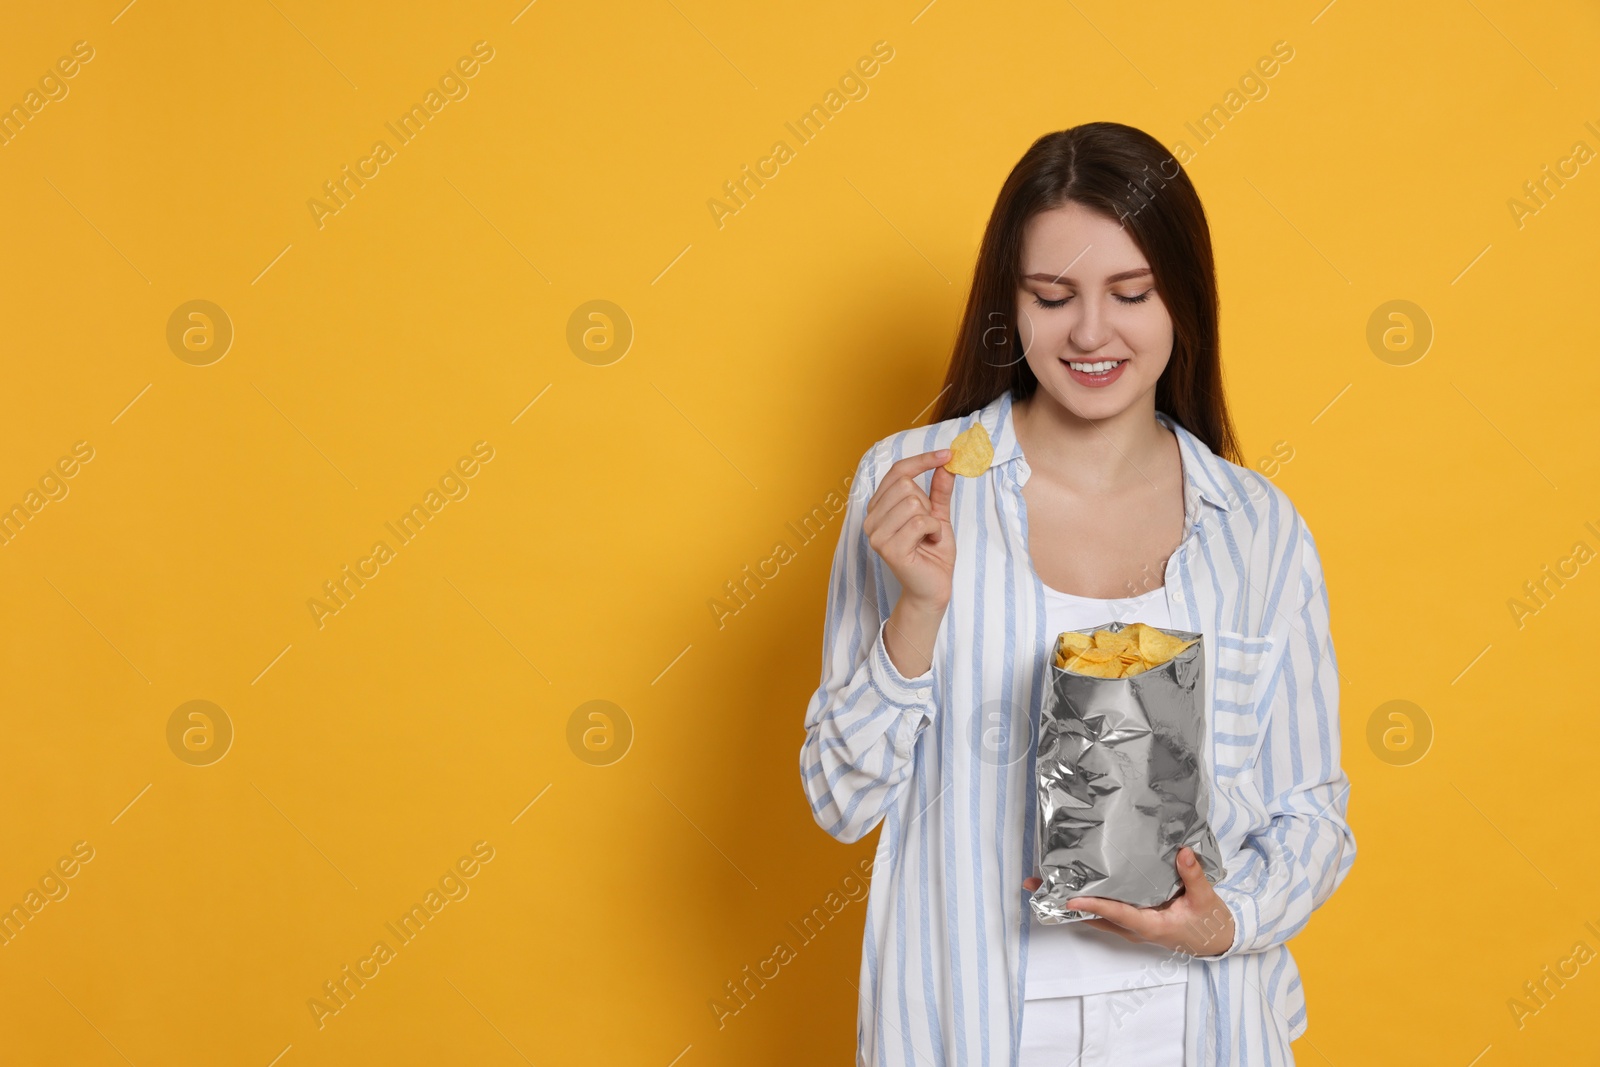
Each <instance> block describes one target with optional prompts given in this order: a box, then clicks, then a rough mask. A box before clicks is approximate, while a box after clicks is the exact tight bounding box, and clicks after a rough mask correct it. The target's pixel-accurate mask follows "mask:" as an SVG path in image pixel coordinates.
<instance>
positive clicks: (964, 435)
mask: <svg viewBox="0 0 1600 1067" xmlns="http://www.w3.org/2000/svg"><path fill="white" fill-rule="evenodd" d="M946 447H947V448H949V449H950V462H948V463H946V464H945V465H944V469H945V470H947V471H949V472H950V473H951V474H961V475H965V476H966V477H968V478H976V477H977V476H978V475H980V474H982V473H983V472H984V471H986V470H988V469H989V464H990V462H992V461H993V460H994V444H993V443H992V442H991V441H990V440H989V431H988V430H986V429H984V428H983V423H981V422H975V423H973V424H972V425H971V426H970V427H968V428H967V429H966V430H963V431H962V432H961V433H959V434H957V435H956V438H955V440H953V441H951V442H950V444H949V445H947V446H946Z"/></svg>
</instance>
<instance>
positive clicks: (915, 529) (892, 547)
mask: <svg viewBox="0 0 1600 1067" xmlns="http://www.w3.org/2000/svg"><path fill="white" fill-rule="evenodd" d="M940 529H941V527H940V526H939V520H938V519H936V518H934V517H933V516H932V515H913V516H911V517H910V518H909V519H907V520H906V522H905V525H904V526H902V527H900V529H898V530H896V531H895V532H894V533H893V534H892V535H890V537H889V540H888V541H887V542H886V543H885V544H884V546H883V551H882V552H881V553H879V555H881V556H883V558H884V559H909V558H911V555H912V553H914V552H915V551H916V550H917V545H919V544H921V543H922V539H923V538H925V537H937V536H938V535H939V532H940Z"/></svg>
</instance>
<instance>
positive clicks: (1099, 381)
mask: <svg viewBox="0 0 1600 1067" xmlns="http://www.w3.org/2000/svg"><path fill="white" fill-rule="evenodd" d="M1084 362H1090V363H1104V362H1105V360H1103V359H1095V360H1086V361H1084ZM1128 363H1129V361H1128V360H1126V359H1124V360H1123V361H1122V362H1120V363H1118V364H1117V365H1116V366H1115V367H1112V368H1111V369H1110V370H1108V371H1104V372H1102V373H1100V374H1085V373H1084V372H1083V371H1080V370H1073V369H1072V367H1070V366H1068V364H1067V361H1066V360H1064V359H1063V360H1062V361H1061V365H1062V366H1063V367H1066V368H1067V373H1068V374H1070V375H1072V380H1073V381H1075V382H1077V383H1078V384H1079V385H1082V386H1087V387H1088V388H1090V389H1104V388H1105V387H1106V386H1108V385H1110V384H1111V383H1112V382H1114V381H1116V380H1117V379H1118V378H1120V377H1122V372H1123V371H1124V370H1126V369H1127V368H1128Z"/></svg>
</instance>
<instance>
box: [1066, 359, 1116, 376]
mask: <svg viewBox="0 0 1600 1067" xmlns="http://www.w3.org/2000/svg"><path fill="white" fill-rule="evenodd" d="M1063 362H1065V363H1066V364H1067V366H1069V367H1071V368H1072V369H1073V370H1075V371H1077V372H1078V373H1079V374H1105V373H1107V372H1108V371H1114V370H1116V369H1117V368H1118V367H1120V366H1122V364H1124V363H1126V362H1128V361H1127V360H1125V359H1102V360H1097V361H1095V362H1093V363H1081V362H1070V361H1066V360H1063Z"/></svg>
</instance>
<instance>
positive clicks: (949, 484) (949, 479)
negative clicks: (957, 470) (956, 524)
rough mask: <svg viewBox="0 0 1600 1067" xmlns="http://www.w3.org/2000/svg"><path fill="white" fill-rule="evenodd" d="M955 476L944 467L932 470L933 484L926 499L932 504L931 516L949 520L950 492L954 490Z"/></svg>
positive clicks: (945, 520)
mask: <svg viewBox="0 0 1600 1067" xmlns="http://www.w3.org/2000/svg"><path fill="white" fill-rule="evenodd" d="M955 484H956V476H955V475H954V474H951V473H950V472H949V471H948V470H946V469H945V468H944V467H940V468H938V469H937V470H935V471H934V472H933V485H932V486H931V487H930V490H929V493H928V499H929V500H930V502H931V503H932V505H933V517H934V518H936V519H939V520H941V521H943V522H949V521H950V494H951V493H952V492H954V490H955Z"/></svg>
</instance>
